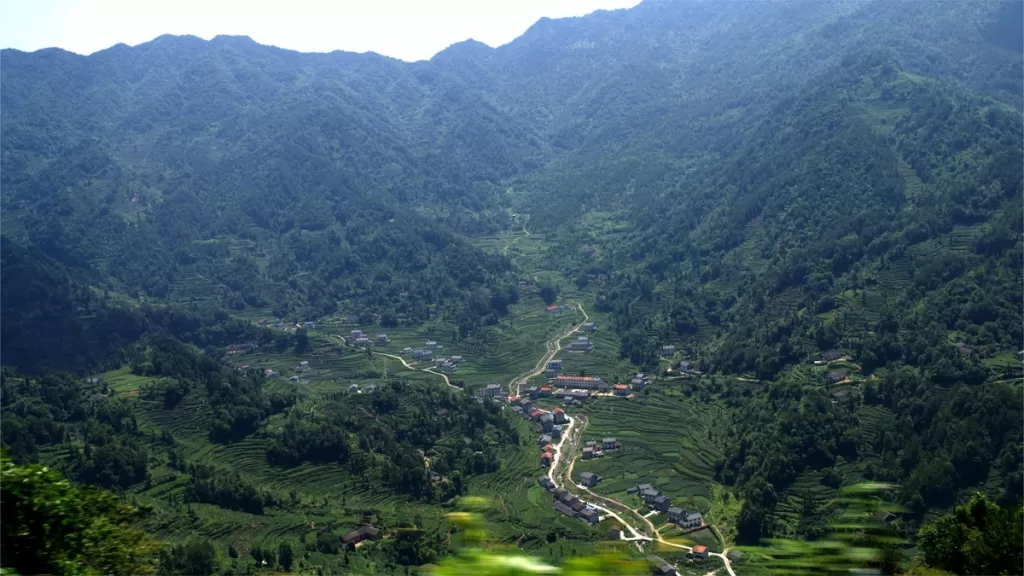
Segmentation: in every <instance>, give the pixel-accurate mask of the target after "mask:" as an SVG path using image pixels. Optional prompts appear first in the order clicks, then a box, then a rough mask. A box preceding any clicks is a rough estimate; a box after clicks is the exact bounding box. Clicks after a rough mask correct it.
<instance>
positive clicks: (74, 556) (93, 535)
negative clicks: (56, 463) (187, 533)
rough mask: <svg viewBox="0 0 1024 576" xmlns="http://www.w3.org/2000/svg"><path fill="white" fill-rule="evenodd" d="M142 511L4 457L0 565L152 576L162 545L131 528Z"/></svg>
mask: <svg viewBox="0 0 1024 576" xmlns="http://www.w3.org/2000/svg"><path fill="white" fill-rule="evenodd" d="M142 514H143V511H141V510H139V509H137V508H134V507H132V506H128V505H127V504H124V503H123V502H121V501H120V500H118V499H117V498H116V497H115V496H113V495H112V494H109V493H107V492H102V491H100V490H97V489H95V488H90V487H84V486H74V485H72V484H71V483H69V482H68V481H67V480H65V479H63V478H61V476H60V474H58V473H57V472H55V471H53V470H50V469H48V468H46V467H45V466H40V465H38V464H33V465H27V466H18V465H15V464H14V463H13V462H11V460H10V458H9V457H8V456H7V455H6V454H3V455H0V518H2V521H0V534H2V536H3V537H2V538H0V562H2V565H3V566H4V567H7V568H13V569H14V570H15V571H17V572H18V573H20V574H150V573H152V572H154V570H155V562H154V561H155V556H156V553H157V552H158V550H159V545H158V543H157V541H156V540H154V539H153V538H152V537H150V536H149V535H147V534H145V533H144V532H141V531H139V530H136V529H134V528H132V527H131V526H132V523H133V522H134V521H135V520H137V519H138V518H139V517H140V516H141V515H142Z"/></svg>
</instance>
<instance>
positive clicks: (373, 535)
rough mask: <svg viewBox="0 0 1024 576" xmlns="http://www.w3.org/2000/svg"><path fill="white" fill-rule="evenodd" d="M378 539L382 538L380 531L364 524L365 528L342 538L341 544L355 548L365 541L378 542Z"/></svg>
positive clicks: (360, 528)
mask: <svg viewBox="0 0 1024 576" xmlns="http://www.w3.org/2000/svg"><path fill="white" fill-rule="evenodd" d="M378 538H380V530H379V529H377V528H374V527H373V526H371V525H369V524H364V525H363V526H361V527H359V528H357V529H355V530H353V531H351V532H349V533H348V534H345V535H344V536H342V537H341V542H342V544H346V545H349V546H354V545H356V544H358V543H360V542H362V541H363V540H377V539H378Z"/></svg>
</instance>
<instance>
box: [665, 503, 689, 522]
mask: <svg viewBox="0 0 1024 576" xmlns="http://www.w3.org/2000/svg"><path fill="white" fill-rule="evenodd" d="M684 516H686V512H685V511H683V509H682V508H677V507H675V506H672V507H671V508H669V509H668V519H669V522H679V521H680V520H682V519H683V517H684Z"/></svg>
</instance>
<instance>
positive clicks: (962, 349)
mask: <svg viewBox="0 0 1024 576" xmlns="http://www.w3.org/2000/svg"><path fill="white" fill-rule="evenodd" d="M953 347H954V348H956V351H957V352H959V353H960V354H962V355H964V356H970V355H971V347H970V346H968V345H967V344H965V343H964V342H963V341H960V342H957V343H956V344H953Z"/></svg>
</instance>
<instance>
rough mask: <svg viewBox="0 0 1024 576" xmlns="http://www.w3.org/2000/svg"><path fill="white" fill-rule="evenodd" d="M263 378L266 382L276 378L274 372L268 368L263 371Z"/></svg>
mask: <svg viewBox="0 0 1024 576" xmlns="http://www.w3.org/2000/svg"><path fill="white" fill-rule="evenodd" d="M263 376H264V377H265V378H266V379H267V380H273V379H274V378H277V372H274V371H273V370H271V369H270V368H267V369H266V370H264V371H263Z"/></svg>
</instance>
